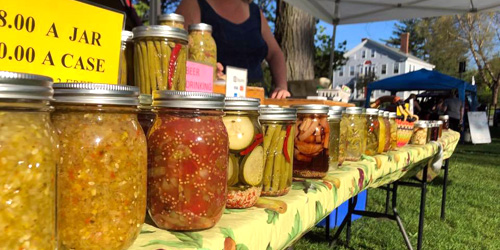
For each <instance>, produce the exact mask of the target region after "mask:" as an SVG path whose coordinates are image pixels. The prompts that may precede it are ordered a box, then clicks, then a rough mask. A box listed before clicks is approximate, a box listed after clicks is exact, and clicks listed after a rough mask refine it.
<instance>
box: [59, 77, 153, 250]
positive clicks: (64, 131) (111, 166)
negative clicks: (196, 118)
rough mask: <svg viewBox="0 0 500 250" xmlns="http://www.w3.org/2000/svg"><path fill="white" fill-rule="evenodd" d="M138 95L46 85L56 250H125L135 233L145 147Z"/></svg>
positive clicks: (113, 88)
mask: <svg viewBox="0 0 500 250" xmlns="http://www.w3.org/2000/svg"><path fill="white" fill-rule="evenodd" d="M138 96H139V90H138V89H137V87H132V86H121V85H108V84H86V83H59V84H54V98H55V104H54V105H55V107H56V111H55V112H54V115H53V116H52V119H53V121H54V125H55V127H56V130H57V132H58V134H59V137H60V140H61V147H60V148H61V159H62V160H61V164H60V165H59V167H58V177H57V232H58V244H59V249H109V250H113V249H116V250H120V249H126V248H128V247H129V246H130V245H131V244H132V242H133V241H134V240H135V238H136V237H137V236H138V235H139V232H140V231H141V227H142V224H143V222H144V217H145V214H146V178H147V158H146V149H147V145H146V137H145V136H144V132H143V131H142V129H141V126H140V125H139V122H138V120H137V105H138Z"/></svg>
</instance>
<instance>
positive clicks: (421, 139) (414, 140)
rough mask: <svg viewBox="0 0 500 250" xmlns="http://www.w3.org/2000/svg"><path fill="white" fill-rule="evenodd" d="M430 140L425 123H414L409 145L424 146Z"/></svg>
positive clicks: (427, 125) (427, 126)
mask: <svg viewBox="0 0 500 250" xmlns="http://www.w3.org/2000/svg"><path fill="white" fill-rule="evenodd" d="M430 139H431V133H430V130H429V124H428V123H427V121H422V120H421V121H418V122H415V127H414V128H413V135H412V136H411V140H410V143H411V144H414V145H425V144H426V143H428V142H429V141H430Z"/></svg>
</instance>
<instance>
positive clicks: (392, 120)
mask: <svg viewBox="0 0 500 250" xmlns="http://www.w3.org/2000/svg"><path fill="white" fill-rule="evenodd" d="M396 117H397V114H396V112H390V113H389V124H390V125H391V128H390V131H391V146H390V147H389V150H396V149H397V148H398V124H397V122H396Z"/></svg>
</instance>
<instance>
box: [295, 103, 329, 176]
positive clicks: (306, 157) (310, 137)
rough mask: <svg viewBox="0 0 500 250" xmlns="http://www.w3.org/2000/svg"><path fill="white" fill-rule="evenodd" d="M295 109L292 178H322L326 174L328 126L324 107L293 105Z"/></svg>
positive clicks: (326, 108)
mask: <svg viewBox="0 0 500 250" xmlns="http://www.w3.org/2000/svg"><path fill="white" fill-rule="evenodd" d="M292 108H296V109H297V131H298V132H297V133H295V134H296V136H295V145H294V147H295V150H294V158H293V176H295V177H304V178H323V177H325V176H326V172H328V168H329V165H328V143H329V137H330V126H328V120H327V119H328V110H329V107H328V106H326V105H315V104H309V105H293V106H292Z"/></svg>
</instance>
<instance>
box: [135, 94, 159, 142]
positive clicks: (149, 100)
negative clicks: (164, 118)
mask: <svg viewBox="0 0 500 250" xmlns="http://www.w3.org/2000/svg"><path fill="white" fill-rule="evenodd" d="M152 104H153V97H152V96H151V95H145V94H141V95H139V114H137V120H139V124H141V127H142V130H143V131H144V134H145V135H146V137H147V135H148V131H149V129H150V128H151V126H153V122H154V120H155V114H154V113H153V106H151V105H152Z"/></svg>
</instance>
